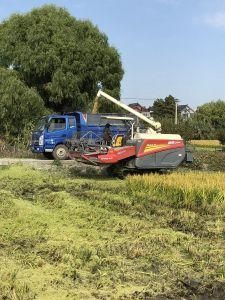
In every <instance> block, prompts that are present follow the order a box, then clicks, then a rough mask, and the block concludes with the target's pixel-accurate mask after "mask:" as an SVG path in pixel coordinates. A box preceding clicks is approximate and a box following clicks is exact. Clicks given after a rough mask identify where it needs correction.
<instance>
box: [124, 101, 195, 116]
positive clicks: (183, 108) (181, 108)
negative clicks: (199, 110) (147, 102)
mask: <svg viewBox="0 0 225 300" xmlns="http://www.w3.org/2000/svg"><path fill="white" fill-rule="evenodd" d="M129 107H131V108H133V109H134V110H136V111H137V112H139V113H141V114H143V115H144V116H146V117H147V118H150V117H152V116H153V113H154V109H153V107H149V108H147V107H145V106H142V105H141V104H139V103H138V102H136V103H130V104H129ZM194 113H195V111H194V109H192V108H191V107H190V106H189V105H188V104H185V105H183V104H182V105H178V114H179V115H180V116H181V118H182V119H184V120H187V119H189V118H191V117H192V116H193V115H194Z"/></svg>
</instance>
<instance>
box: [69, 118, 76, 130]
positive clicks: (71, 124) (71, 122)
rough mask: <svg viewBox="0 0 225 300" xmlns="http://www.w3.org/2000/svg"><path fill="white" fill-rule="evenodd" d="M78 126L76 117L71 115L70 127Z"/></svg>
mask: <svg viewBox="0 0 225 300" xmlns="http://www.w3.org/2000/svg"><path fill="white" fill-rule="evenodd" d="M75 126H76V123H75V119H74V117H73V118H71V117H69V128H74V127H75Z"/></svg>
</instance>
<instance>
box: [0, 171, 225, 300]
mask: <svg viewBox="0 0 225 300" xmlns="http://www.w3.org/2000/svg"><path fill="white" fill-rule="evenodd" d="M132 180H135V177H134V179H132V178H128V179H126V180H124V181H121V180H117V179H109V178H105V177H103V176H100V175H97V176H95V177H94V176H92V177H90V178H84V177H79V176H78V175H77V176H76V172H71V174H70V175H69V174H66V173H64V171H62V169H61V167H59V170H58V172H49V171H48V172H41V171H36V170H33V169H31V168H26V167H22V166H13V167H10V168H8V167H5V168H2V169H0V261H1V268H0V299H14V300H15V299H29V300H30V299H60V300H61V299H156V298H155V297H156V296H159V295H161V296H163V295H164V296H165V297H168V298H169V297H170V299H171V298H172V299H179V297H189V298H188V299H191V298H190V297H192V298H193V299H196V298H194V294H196V295H200V294H204V293H206V292H207V293H211V292H213V290H215V285H218V284H219V285H220V286H223V283H224V276H225V261H224V260H225V258H224V257H225V248H224V238H225V231H224V228H225V226H224V225H225V224H224V215H225V212H223V211H220V212H219V213H217V212H215V211H211V212H210V211H208V210H207V212H205V211H201V210H192V209H188V208H186V207H174V206H173V205H170V203H169V202H170V199H167V201H162V200H163V199H160V198H159V201H157V199H156V198H155V197H153V196H151V193H149V192H148V191H147V190H146V189H147V188H146V186H145V187H144V190H142V185H141V184H137V183H135V192H134V189H132V190H131V185H132V184H133V183H132ZM133 188H134V186H133ZM172 202H173V199H171V203H172ZM151 297H152V298H151ZM164 299H167V298H164ZM213 299H214V298H213Z"/></svg>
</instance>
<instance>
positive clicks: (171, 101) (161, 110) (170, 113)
mask: <svg viewBox="0 0 225 300" xmlns="http://www.w3.org/2000/svg"><path fill="white" fill-rule="evenodd" d="M175 100H176V99H175V98H174V97H173V96H171V95H169V96H168V97H166V98H165V99H164V100H163V99H157V100H156V101H154V103H153V111H154V117H155V118H173V119H174V118H175V106H176V102H175Z"/></svg>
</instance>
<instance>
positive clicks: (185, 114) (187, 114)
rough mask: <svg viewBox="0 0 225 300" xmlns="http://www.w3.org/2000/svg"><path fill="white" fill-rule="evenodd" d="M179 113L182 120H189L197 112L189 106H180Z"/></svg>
mask: <svg viewBox="0 0 225 300" xmlns="http://www.w3.org/2000/svg"><path fill="white" fill-rule="evenodd" d="M178 113H179V114H180V116H181V118H182V119H184V120H187V119H189V118H191V117H192V116H193V115H194V113H195V111H194V109H192V108H191V107H190V106H189V105H188V104H184V105H178Z"/></svg>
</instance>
